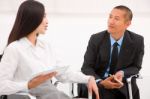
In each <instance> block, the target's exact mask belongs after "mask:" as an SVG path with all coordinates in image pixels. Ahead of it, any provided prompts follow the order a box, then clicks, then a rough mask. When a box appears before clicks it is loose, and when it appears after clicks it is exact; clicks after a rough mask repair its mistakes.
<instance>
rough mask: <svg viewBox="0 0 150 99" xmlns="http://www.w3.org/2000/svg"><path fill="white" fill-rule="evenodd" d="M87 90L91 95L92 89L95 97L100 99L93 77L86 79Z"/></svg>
mask: <svg viewBox="0 0 150 99" xmlns="http://www.w3.org/2000/svg"><path fill="white" fill-rule="evenodd" d="M88 91H89V93H90V94H91V95H92V91H93V92H94V93H95V95H96V99H100V97H99V91H98V87H97V84H96V82H95V78H94V77H90V79H89V81H88Z"/></svg>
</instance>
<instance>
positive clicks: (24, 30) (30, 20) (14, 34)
mask: <svg viewBox="0 0 150 99" xmlns="http://www.w3.org/2000/svg"><path fill="white" fill-rule="evenodd" d="M44 14H45V8H44V5H43V4H41V3H40V2H38V1H35V0H26V1H24V2H23V3H22V4H21V5H20V7H19V9H18V13H17V16H16V20H15V23H14V26H13V28H12V30H11V33H10V35H9V38H8V43H7V45H9V44H10V43H11V42H13V41H16V40H19V39H20V38H22V37H25V36H27V35H29V34H30V33H31V32H33V31H34V30H35V29H36V28H37V27H38V26H39V25H40V23H41V22H42V20H43V17H44Z"/></svg>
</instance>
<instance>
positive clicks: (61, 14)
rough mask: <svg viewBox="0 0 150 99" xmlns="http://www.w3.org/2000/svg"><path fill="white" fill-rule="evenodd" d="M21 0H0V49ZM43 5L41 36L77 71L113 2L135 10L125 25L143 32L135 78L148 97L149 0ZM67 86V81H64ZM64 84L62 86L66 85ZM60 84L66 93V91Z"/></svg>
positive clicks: (55, 0) (48, 1)
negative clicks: (139, 67)
mask: <svg viewBox="0 0 150 99" xmlns="http://www.w3.org/2000/svg"><path fill="white" fill-rule="evenodd" d="M22 1H24V0H0V53H3V50H4V48H5V46H6V43H7V38H8V35H9V33H10V31H11V28H12V26H13V23H14V20H15V17H16V13H17V9H18V7H19V5H20V3H21V2H22ZM39 1H40V2H42V3H43V4H44V5H45V7H46V13H47V17H48V20H49V27H48V30H47V32H46V34H45V35H44V36H42V38H43V39H45V40H47V41H49V42H51V44H52V45H53V47H54V48H55V50H56V52H58V53H59V55H60V57H61V58H62V59H63V61H64V62H66V63H67V64H69V65H70V67H71V69H72V70H76V71H80V68H81V66H82V63H83V57H84V53H85V51H86V47H87V44H88V41H89V38H90V36H91V35H92V34H93V33H97V32H99V31H103V30H105V29H107V18H108V15H109V13H110V11H111V9H112V8H113V7H114V6H116V5H126V6H128V7H129V8H130V9H131V10H132V11H133V14H134V17H133V21H132V24H131V26H130V27H129V28H128V29H129V30H131V31H134V32H136V33H138V34H140V35H142V36H144V39H145V40H144V41H145V55H144V59H143V65H142V70H141V74H142V76H143V79H140V80H139V81H138V84H139V87H140V89H141V90H140V91H141V97H142V98H141V99H149V98H150V94H148V92H150V89H149V88H148V86H149V83H150V73H149V71H150V63H149V59H150V52H149V51H150V38H149V37H150V29H149V28H150V8H149V5H150V1H149V0H39ZM66 86H67V85H66ZM66 86H65V87H66ZM65 87H63V86H61V89H62V90H64V91H65V92H66V93H68V91H67V90H66V89H64V88H65Z"/></svg>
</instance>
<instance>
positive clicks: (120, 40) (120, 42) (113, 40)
mask: <svg viewBox="0 0 150 99" xmlns="http://www.w3.org/2000/svg"><path fill="white" fill-rule="evenodd" d="M123 38H124V35H123V36H122V37H121V38H120V39H119V40H118V41H116V40H115V39H114V38H113V37H112V36H111V35H110V41H111V46H113V44H114V43H115V42H117V43H118V45H119V46H121V45H122V41H123Z"/></svg>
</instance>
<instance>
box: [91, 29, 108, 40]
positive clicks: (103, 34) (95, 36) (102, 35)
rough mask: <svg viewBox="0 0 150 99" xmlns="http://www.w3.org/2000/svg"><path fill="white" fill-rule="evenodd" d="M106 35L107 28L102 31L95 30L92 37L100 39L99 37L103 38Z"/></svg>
mask: <svg viewBox="0 0 150 99" xmlns="http://www.w3.org/2000/svg"><path fill="white" fill-rule="evenodd" d="M106 35H108V32H107V30H104V31H101V32H97V33H95V34H93V35H92V37H93V38H94V39H98V40H100V39H101V38H103V37H104V36H106Z"/></svg>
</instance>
